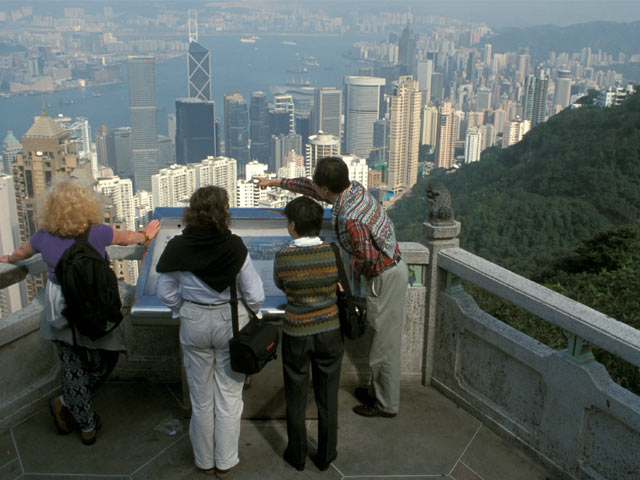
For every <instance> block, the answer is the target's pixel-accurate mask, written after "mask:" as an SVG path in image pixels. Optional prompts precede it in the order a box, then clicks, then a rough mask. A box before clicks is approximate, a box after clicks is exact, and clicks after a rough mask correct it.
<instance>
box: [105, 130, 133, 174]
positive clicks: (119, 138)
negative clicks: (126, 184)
mask: <svg viewBox="0 0 640 480" xmlns="http://www.w3.org/2000/svg"><path fill="white" fill-rule="evenodd" d="M107 158H108V159H109V167H111V170H113V172H114V173H115V174H116V175H117V176H119V177H120V178H131V179H132V178H133V164H132V163H131V127H118V128H114V129H113V130H111V131H110V132H109V134H108V135H107Z"/></svg>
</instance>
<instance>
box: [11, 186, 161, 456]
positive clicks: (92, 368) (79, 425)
mask: <svg viewBox="0 0 640 480" xmlns="http://www.w3.org/2000/svg"><path fill="white" fill-rule="evenodd" d="M103 220H104V213H103V203H102V200H101V198H100V197H99V196H98V194H97V193H96V192H94V191H93V190H91V189H90V188H88V187H87V186H85V185H84V184H82V183H81V182H80V181H78V180H75V179H72V178H69V177H62V178H58V179H55V180H54V183H53V185H52V186H51V187H50V188H49V189H48V190H47V191H46V193H45V194H44V195H43V197H42V198H41V199H40V206H39V208H38V226H39V227H40V230H38V231H37V232H36V233H35V234H34V235H33V236H32V237H31V239H30V240H29V241H28V242H26V243H25V244H23V245H21V246H20V247H18V248H17V249H16V250H15V251H14V252H13V253H12V254H11V255H3V256H2V257H0V262H4V263H14V262H17V261H19V260H24V259H26V258H29V257H31V256H33V255H35V254H36V253H38V252H40V253H41V254H42V258H43V260H44V261H45V263H46V264H47V266H48V269H49V273H48V279H49V281H48V282H47V285H46V286H45V306H44V313H43V316H42V323H41V326H40V334H41V336H42V337H43V338H45V339H47V340H51V341H52V342H53V343H54V344H55V346H56V350H57V352H58V357H59V358H60V362H61V364H62V395H60V396H57V397H54V398H52V399H50V401H49V409H50V411H51V415H52V416H53V419H54V422H55V425H56V427H57V428H58V431H59V432H60V433H61V434H67V433H71V432H72V431H74V430H76V429H80V438H81V440H82V443H84V444H85V445H91V444H93V443H95V441H96V432H97V430H98V429H99V428H100V421H99V418H98V417H97V415H96V413H95V411H94V409H93V404H92V402H91V397H92V395H93V394H94V393H95V391H96V389H97V388H98V387H99V386H100V385H101V384H102V383H103V382H104V381H105V380H106V379H107V377H108V376H109V374H110V373H111V371H112V370H113V368H114V367H115V365H116V362H117V360H118V353H119V352H120V351H122V350H125V346H124V343H123V342H122V339H121V333H120V331H119V329H117V328H116V329H115V330H112V331H111V332H110V333H108V334H107V335H105V336H104V337H101V338H99V339H98V340H95V341H92V340H90V339H89V338H88V337H85V336H84V335H82V334H80V333H79V332H77V333H76V345H74V343H73V334H72V331H71V328H70V327H69V324H68V322H67V320H66V319H65V317H64V315H62V310H63V309H64V307H65V301H64V297H63V295H62V289H61V287H60V285H59V283H58V280H57V278H56V275H55V268H56V264H57V263H58V260H60V257H61V256H62V254H63V253H64V251H65V250H66V249H67V248H69V247H70V246H71V245H72V244H73V243H74V241H75V239H76V238H77V237H79V236H80V235H82V234H83V233H84V232H85V231H86V230H87V229H89V243H90V244H91V245H93V247H94V248H95V249H96V250H97V251H98V252H99V253H100V254H101V255H103V256H104V255H105V247H107V246H109V245H131V244H135V243H143V244H147V245H148V244H149V243H150V242H151V240H153V238H154V237H155V235H156V234H157V233H158V230H159V228H160V224H159V222H158V221H157V220H152V221H151V222H150V223H149V224H148V225H147V226H146V227H145V228H144V229H143V230H142V231H141V232H133V231H130V230H114V229H113V228H112V227H111V226H109V225H105V224H103V223H102V222H103Z"/></svg>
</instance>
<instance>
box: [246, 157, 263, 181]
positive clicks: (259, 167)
mask: <svg viewBox="0 0 640 480" xmlns="http://www.w3.org/2000/svg"><path fill="white" fill-rule="evenodd" d="M268 169H269V166H268V165H267V164H266V163H260V162H258V161H257V160H252V161H250V162H249V163H247V164H246V165H245V166H244V178H246V179H247V180H251V179H252V178H253V177H264V174H265V173H267V170H268Z"/></svg>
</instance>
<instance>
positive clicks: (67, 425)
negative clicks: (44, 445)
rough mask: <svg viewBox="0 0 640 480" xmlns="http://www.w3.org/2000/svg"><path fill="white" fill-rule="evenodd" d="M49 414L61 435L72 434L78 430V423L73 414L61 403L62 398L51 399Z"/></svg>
mask: <svg viewBox="0 0 640 480" xmlns="http://www.w3.org/2000/svg"><path fill="white" fill-rule="evenodd" d="M49 412H50V413H51V416H52V417H53V422H54V423H55V425H56V428H57V429H58V432H59V433H60V434H61V435H66V434H68V433H71V432H73V431H74V430H75V428H76V422H75V420H74V419H73V416H71V412H70V411H69V409H68V408H67V407H65V406H64V405H63V404H62V402H61V401H60V397H53V398H51V399H49Z"/></svg>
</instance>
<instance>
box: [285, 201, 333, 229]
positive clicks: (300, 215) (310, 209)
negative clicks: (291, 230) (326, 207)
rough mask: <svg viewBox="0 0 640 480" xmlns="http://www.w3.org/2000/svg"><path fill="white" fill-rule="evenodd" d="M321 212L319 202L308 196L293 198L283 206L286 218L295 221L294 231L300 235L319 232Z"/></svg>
mask: <svg viewBox="0 0 640 480" xmlns="http://www.w3.org/2000/svg"><path fill="white" fill-rule="evenodd" d="M323 213H324V211H323V208H322V207H321V206H320V204H319V203H318V202H316V201H315V200H313V199H311V198H309V197H298V198H294V199H293V200H291V201H290V202H289V203H287V206H286V207H284V214H285V216H286V217H287V220H289V221H290V222H294V223H295V231H296V233H297V234H298V235H300V236H301V237H312V236H316V235H319V234H320V230H321V229H322V217H323Z"/></svg>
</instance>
